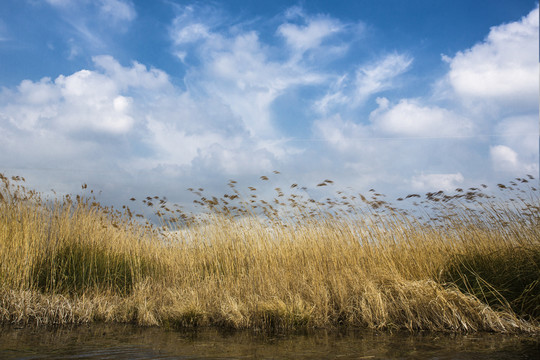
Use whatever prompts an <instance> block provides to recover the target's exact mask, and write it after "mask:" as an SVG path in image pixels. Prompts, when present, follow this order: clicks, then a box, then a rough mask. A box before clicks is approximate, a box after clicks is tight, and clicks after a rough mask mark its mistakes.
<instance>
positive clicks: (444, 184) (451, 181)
mask: <svg viewBox="0 0 540 360" xmlns="http://www.w3.org/2000/svg"><path fill="white" fill-rule="evenodd" d="M464 179H465V178H464V177H463V175H462V174H461V173H459V172H458V173H454V174H421V175H418V176H414V177H413V178H412V179H411V185H412V187H413V189H415V190H418V191H429V190H443V191H452V190H454V189H456V188H457V187H459V185H460V184H461V183H463V180H464Z"/></svg>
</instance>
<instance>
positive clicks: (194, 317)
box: [0, 175, 540, 332]
mask: <svg viewBox="0 0 540 360" xmlns="http://www.w3.org/2000/svg"><path fill="white" fill-rule="evenodd" d="M0 178H1V180H2V182H3V187H2V188H0V301H1V303H0V322H3V323H34V324H67V323H82V322H93V321H105V322H133V323H137V324H141V325H157V326H165V327H169V328H181V327H192V326H222V327H230V328H260V329H265V330H276V331H282V330H293V329H302V328H318V327H325V328H335V327H344V326H351V327H364V328H373V329H408V330H410V331H417V330H433V331H452V332H470V331H497V332H518V331H523V332H536V331H538V329H539V328H538V323H537V321H538V319H539V318H540V307H539V305H538V304H539V303H540V295H539V294H540V284H539V278H540V270H539V266H540V236H539V235H540V234H539V229H540V226H539V225H540V216H539V213H540V212H539V211H538V210H540V209H539V208H538V195H537V190H536V188H534V187H528V188H527V189H526V191H525V190H523V189H522V187H520V185H522V184H524V183H527V182H528V180H526V179H518V181H519V182H518V183H514V184H515V186H514V187H511V186H508V187H510V188H511V189H507V187H506V186H505V185H501V186H500V187H501V190H504V191H510V192H511V194H515V195H516V196H515V197H513V198H512V200H510V198H509V197H506V198H504V197H503V198H504V201H501V200H500V199H490V198H489V197H488V196H487V195H485V194H484V193H483V192H482V191H481V190H479V189H472V190H471V189H470V190H468V191H461V189H458V191H456V193H455V194H454V195H452V196H450V195H446V194H444V193H442V192H439V193H428V194H426V197H425V200H423V201H424V204H425V205H420V206H419V208H420V210H421V211H422V212H424V213H423V214H418V211H417V212H414V211H411V210H409V211H408V212H406V211H404V210H399V209H397V208H395V207H393V206H392V205H391V204H389V203H387V202H385V201H384V200H382V195H379V194H376V193H375V192H372V194H370V197H369V198H366V197H364V196H362V195H346V194H343V193H341V192H338V196H337V199H327V200H326V201H325V202H319V201H315V200H311V199H304V198H303V197H302V195H301V193H300V191H296V190H297V185H296V184H293V185H292V186H291V189H292V190H291V192H290V193H289V194H285V192H284V191H283V190H282V189H276V192H277V196H276V198H275V199H273V200H271V201H264V200H258V199H257V197H256V195H254V191H255V189H254V188H253V189H251V188H250V192H249V193H248V195H242V193H241V192H240V191H238V190H236V188H235V183H234V182H231V183H230V184H229V185H230V186H231V189H232V194H229V195H225V196H224V197H222V198H220V199H217V198H215V197H213V198H209V197H208V198H207V197H205V196H204V194H203V193H202V190H200V191H194V192H195V193H198V194H199V199H198V200H196V201H197V202H198V203H199V204H201V205H203V206H204V208H205V214H204V216H198V217H197V216H192V215H187V214H184V213H182V212H181V211H180V210H177V208H174V207H173V206H170V205H169V204H167V202H166V201H165V200H164V199H159V198H157V197H155V198H151V197H148V198H147V199H145V201H144V202H145V204H147V205H149V206H155V207H156V208H157V212H156V213H157V215H158V216H159V218H160V219H161V220H162V222H163V226H148V225H144V224H142V223H141V222H138V221H136V220H135V219H136V217H134V216H133V214H132V213H131V210H129V208H126V209H125V211H124V212H123V213H120V212H118V211H115V210H113V209H110V208H107V207H103V206H101V205H100V204H98V203H96V202H95V199H94V198H92V197H80V196H77V197H75V198H73V197H64V198H62V199H60V200H46V199H43V198H42V196H41V195H40V194H37V193H35V192H33V191H30V190H28V189H26V188H24V187H23V186H22V185H20V182H21V181H22V179H21V178H18V177H13V178H12V180H11V181H10V180H9V179H8V178H7V177H5V176H3V175H2V176H0ZM530 178H532V177H530ZM263 180H265V179H263ZM529 180H530V179H529ZM323 184H326V185H329V184H331V181H330V180H325V181H324V182H323V183H321V184H319V185H320V186H323ZM503 187H504V188H503ZM504 191H503V192H504ZM512 191H513V192H512ZM409 197H410V198H412V199H411V200H413V201H414V200H418V201H419V200H420V199H415V198H417V197H418V196H416V195H411V196H409ZM407 201H410V200H407ZM426 206H430V207H433V206H435V207H436V208H435V209H430V210H429V211H428V210H427V207H426ZM413 208H414V207H413Z"/></svg>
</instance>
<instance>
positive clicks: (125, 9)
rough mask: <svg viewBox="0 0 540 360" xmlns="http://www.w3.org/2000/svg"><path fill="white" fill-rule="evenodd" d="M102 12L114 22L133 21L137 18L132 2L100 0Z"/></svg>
mask: <svg viewBox="0 0 540 360" xmlns="http://www.w3.org/2000/svg"><path fill="white" fill-rule="evenodd" d="M99 10H100V12H101V13H102V14H103V15H104V16H105V17H107V18H110V19H112V20H113V21H133V20H134V19H135V17H136V16H137V13H136V12H135V7H134V6H133V3H132V2H131V1H126V0H100V7H99Z"/></svg>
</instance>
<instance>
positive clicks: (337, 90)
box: [313, 54, 413, 114]
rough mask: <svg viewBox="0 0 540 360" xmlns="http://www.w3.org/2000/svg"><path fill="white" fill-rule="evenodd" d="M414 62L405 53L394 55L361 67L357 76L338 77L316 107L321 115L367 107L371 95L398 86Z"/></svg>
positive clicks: (317, 102)
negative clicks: (400, 76) (397, 82)
mask: <svg viewBox="0 0 540 360" xmlns="http://www.w3.org/2000/svg"><path fill="white" fill-rule="evenodd" d="M412 61H413V60H412V58H411V57H409V56H406V55H404V54H391V55H387V56H384V57H382V58H380V59H378V60H377V61H376V62H372V63H369V64H363V65H360V66H358V67H357V68H356V71H355V74H354V76H350V75H348V74H345V75H342V76H339V77H338V78H337V79H336V80H335V82H334V83H333V84H332V85H331V86H330V91H328V92H327V94H326V95H325V96H324V97H322V98H321V99H319V100H317V101H316V102H315V103H314V106H313V107H314V109H315V110H317V111H318V112H319V113H321V114H328V113H329V112H330V111H332V110H336V109H338V110H339V109H343V108H344V107H345V108H357V107H359V106H361V105H364V103H365V102H366V100H367V99H368V98H369V97H370V96H372V95H375V94H377V93H380V92H382V91H385V90H388V89H392V88H394V87H396V86H397V84H396V81H395V80H396V77H398V76H399V75H401V74H403V73H404V72H406V71H408V70H409V69H410V66H411V64H412ZM351 78H352V80H351Z"/></svg>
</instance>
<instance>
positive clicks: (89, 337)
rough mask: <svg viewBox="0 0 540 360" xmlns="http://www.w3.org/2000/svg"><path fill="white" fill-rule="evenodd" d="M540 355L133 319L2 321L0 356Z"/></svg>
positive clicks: (500, 341) (459, 343)
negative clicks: (180, 326) (157, 324)
mask: <svg viewBox="0 0 540 360" xmlns="http://www.w3.org/2000/svg"><path fill="white" fill-rule="evenodd" d="M216 358H219V359H251V358H257V359H272V358H280V359H287V358H288V359H336V358H339V359H539V358H540V341H539V339H538V338H536V337H534V336H530V335H528V336H515V335H501V334H472V335H447V334H433V333H429V334H417V335H409V334H408V333H406V334H404V333H394V334H389V333H377V332H371V331H352V330H349V331H346V332H330V331H322V330H319V331H313V332H309V333H301V334H294V335H287V336H284V335H263V334H257V333H253V332H248V331H235V332H223V331H218V330H215V329H205V330H198V331H187V332H178V331H167V330H163V329H158V328H140V327H135V326H130V325H95V324H93V325H90V326H79V327H73V328H65V327H64V328H59V329H53V330H45V329H39V328H38V329H32V328H31V329H28V328H26V329H16V328H6V327H4V328H0V359H216Z"/></svg>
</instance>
